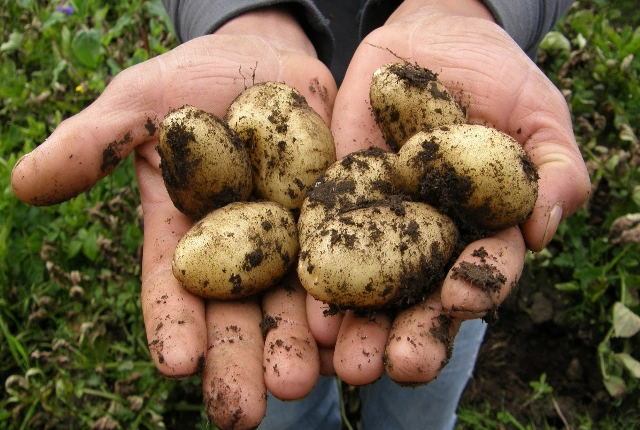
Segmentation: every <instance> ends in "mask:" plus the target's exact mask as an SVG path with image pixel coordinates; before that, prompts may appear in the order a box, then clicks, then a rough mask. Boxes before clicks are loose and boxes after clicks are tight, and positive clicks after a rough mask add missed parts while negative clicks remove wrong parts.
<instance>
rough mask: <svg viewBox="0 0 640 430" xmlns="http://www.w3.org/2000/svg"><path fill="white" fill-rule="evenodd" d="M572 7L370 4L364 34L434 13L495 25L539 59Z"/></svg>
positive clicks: (540, 1) (566, 1)
mask: <svg viewBox="0 0 640 430" xmlns="http://www.w3.org/2000/svg"><path fill="white" fill-rule="evenodd" d="M571 3H572V0H536V1H534V0H448V1H441V0H405V1H404V2H403V1H401V0H369V1H367V4H366V5H365V7H364V11H363V17H362V25H361V34H362V36H365V35H366V34H368V33H369V32H370V31H372V30H374V29H375V28H377V27H380V26H382V25H383V24H384V23H385V21H386V20H387V18H389V19H391V20H392V19H394V17H395V18H398V17H399V14H401V15H402V16H406V15H407V14H408V13H411V11H416V10H418V9H423V10H429V9H430V10H434V11H438V12H449V13H454V14H457V15H462V16H476V17H479V18H485V19H489V20H491V21H494V22H496V23H497V24H498V25H500V26H501V27H502V28H504V30H505V31H506V32H507V33H508V34H509V35H510V36H511V38H513V39H514V41H515V42H516V43H517V44H518V45H519V46H520V47H521V48H522V49H523V50H524V51H525V52H526V53H527V55H529V56H530V57H531V58H535V55H536V53H537V50H538V46H539V44H540V41H541V40H542V38H543V37H544V35H545V34H546V33H547V32H549V31H550V30H551V29H552V28H553V26H554V25H555V24H556V22H557V21H558V19H559V18H560V17H561V16H562V15H563V14H564V13H565V12H566V10H567V9H568V8H569V6H570V5H571ZM392 12H393V13H392Z"/></svg>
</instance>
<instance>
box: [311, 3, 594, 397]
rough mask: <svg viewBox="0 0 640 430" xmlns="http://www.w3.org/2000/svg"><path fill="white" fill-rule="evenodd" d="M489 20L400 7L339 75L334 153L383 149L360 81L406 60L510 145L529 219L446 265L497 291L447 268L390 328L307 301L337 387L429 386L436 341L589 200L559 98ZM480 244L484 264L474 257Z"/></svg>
mask: <svg viewBox="0 0 640 430" xmlns="http://www.w3.org/2000/svg"><path fill="white" fill-rule="evenodd" d="M492 21H493V17H492V16H491V14H490V13H489V11H488V10H487V9H486V8H485V7H484V5H483V4H482V3H481V2H479V1H477V0H456V1H451V2H440V1H431V0H407V1H405V2H403V3H402V5H401V6H400V7H399V8H398V9H397V10H396V11H395V12H394V14H393V15H392V16H391V17H390V18H389V19H388V21H387V23H386V24H385V25H384V26H383V27H381V28H379V29H377V30H375V31H374V32H372V33H371V34H370V35H368V36H367V37H366V38H365V40H364V41H363V42H362V43H361V45H360V46H359V48H358V50H357V51H356V53H355V55H354V57H353V59H352V61H351V63H350V65H349V68H348V70H347V73H346V76H345V78H344V81H343V83H342V86H341V88H340V91H339V93H338V96H337V98H336V103H335V108H334V115H333V120H332V125H331V127H332V130H333V133H334V137H335V140H336V146H337V152H338V157H341V156H344V155H346V154H348V153H350V152H352V151H355V150H358V149H362V148H366V147H369V146H372V145H375V146H379V147H385V143H384V139H383V138H382V135H381V133H380V131H379V129H378V127H377V126H376V124H375V120H374V117H373V115H372V114H371V110H370V108H369V104H368V100H369V83H370V79H369V77H370V76H372V74H373V72H374V71H375V70H376V69H377V68H378V67H380V66H382V65H383V64H386V63H389V62H403V61H404V60H406V61H408V62H410V63H417V64H418V65H420V66H423V67H427V68H429V69H431V70H433V71H435V72H436V73H438V74H439V79H441V80H442V81H443V82H444V84H445V86H447V87H448V88H449V89H450V91H451V92H452V93H453V94H461V98H462V99H463V100H462V101H463V102H467V100H468V104H469V109H468V113H469V119H470V121H471V122H473V123H482V124H489V125H492V126H494V127H496V128H498V129H500V130H502V131H504V132H506V133H508V134H510V135H511V136H513V137H514V138H515V139H516V140H517V141H518V142H520V143H521V144H522V145H523V147H524V148H525V150H526V151H527V153H528V154H529V156H530V157H531V159H532V161H533V163H534V164H535V165H536V166H537V168H538V173H539V175H540V181H539V197H538V201H537V203H536V206H535V210H534V212H533V215H532V216H531V218H530V219H529V220H528V221H526V222H524V223H523V224H522V225H521V226H520V227H513V228H510V229H507V230H504V231H501V232H498V233H497V234H496V235H495V236H493V237H490V238H486V239H483V240H480V241H477V242H474V243H471V244H470V245H469V246H467V248H466V249H465V250H464V252H463V253H462V254H461V256H460V258H459V259H458V261H457V262H456V263H455V265H454V268H453V269H452V270H455V269H456V268H457V267H459V266H460V264H461V263H462V262H470V263H475V264H482V263H483V262H486V263H487V264H489V265H492V266H494V267H495V269H494V273H495V274H498V273H501V274H502V275H503V276H504V283H503V285H502V287H501V288H499V289H497V290H496V291H489V290H487V289H485V291H483V289H482V288H479V287H478V286H474V285H471V284H470V283H468V282H466V281H464V280H461V279H452V277H451V276H450V275H451V274H452V273H451V272H450V274H449V275H448V276H447V278H446V280H445V282H444V284H443V286H442V290H441V292H440V294H435V295H433V296H431V297H429V298H428V300H427V302H426V304H424V305H423V304H420V305H416V306H413V307H411V308H409V309H407V310H405V311H403V312H401V313H400V314H399V315H397V316H396V317H395V319H394V320H393V321H392V320H391V319H390V318H389V317H388V316H386V315H384V314H381V313H380V314H378V315H377V316H376V318H375V320H370V319H366V318H358V317H356V316H354V314H353V313H352V312H347V313H346V315H344V316H340V315H338V316H333V317H331V318H330V320H329V321H327V318H325V317H323V316H322V314H321V311H322V309H323V308H324V306H323V305H322V304H321V303H318V302H316V301H314V300H312V299H311V298H309V299H308V302H307V306H308V310H307V313H308V318H309V324H310V327H311V330H312V332H313V334H314V336H315V338H316V339H317V341H318V344H319V346H320V347H321V357H322V358H323V363H322V369H323V371H325V372H331V371H335V372H336V373H337V374H338V376H340V377H341V378H342V379H343V380H344V381H346V382H348V383H351V384H356V385H359V384H367V383H370V382H372V381H375V380H376V379H377V378H379V377H380V376H381V375H382V373H383V372H384V371H386V372H387V373H388V374H389V376H390V377H391V378H392V379H394V380H396V381H398V382H405V383H420V382H428V381H431V380H432V379H434V378H435V377H436V376H437V375H438V373H439V372H440V370H441V368H442V363H443V362H445V360H446V357H447V354H448V352H450V351H449V348H450V347H451V346H452V345H451V342H450V341H447V336H446V334H449V336H450V339H453V337H454V336H455V334H456V333H457V330H458V328H459V326H460V323H461V322H462V320H463V319H469V318H479V317H483V316H484V315H485V314H486V313H487V312H491V311H492V310H493V309H495V308H496V307H497V306H498V305H499V304H500V303H501V302H502V301H503V300H504V299H505V297H506V296H507V295H508V294H509V292H510V291H511V289H512V288H513V286H514V285H515V284H516V283H517V280H518V277H519V276H520V273H521V271H522V268H523V264H524V255H525V249H526V247H528V248H529V249H531V250H533V251H540V250H541V249H543V248H544V247H545V246H546V245H547V243H548V242H549V241H550V240H551V238H552V237H553V235H554V233H555V230H556V228H557V227H558V223H559V222H560V221H561V219H562V218H564V217H566V216H568V215H570V214H571V213H573V212H574V211H575V210H576V209H577V208H578V207H579V206H580V205H581V204H583V203H584V202H585V201H586V199H587V197H588V194H589V189H590V188H589V177H588V174H587V170H586V168H585V165H584V162H583V160H582V157H581V155H580V151H579V150H578V147H577V145H576V142H575V140H574V137H573V131H572V124H571V119H570V116H569V112H568V109H567V106H566V103H565V101H564V99H563V97H562V95H561V94H560V93H559V91H558V90H557V89H556V88H555V87H554V86H553V84H552V83H551V82H550V81H549V80H548V79H546V77H545V76H544V74H543V73H542V72H541V71H540V70H539V69H538V68H537V67H536V65H535V64H534V63H533V62H532V61H531V60H530V59H529V58H528V57H526V55H525V54H524V53H523V52H522V50H521V49H520V48H519V47H518V46H517V45H516V44H515V42H514V41H513V40H512V39H511V38H510V37H509V36H508V35H507V34H506V33H505V32H504V31H503V30H502V29H500V28H499V27H498V26H497V25H495V24H494V23H493V22H492ZM481 248H484V250H485V251H486V253H487V256H486V257H482V253H475V256H474V250H479V249H481ZM483 260H484V261H483ZM334 347H335V350H334V349H333V348H334ZM332 353H333V357H332Z"/></svg>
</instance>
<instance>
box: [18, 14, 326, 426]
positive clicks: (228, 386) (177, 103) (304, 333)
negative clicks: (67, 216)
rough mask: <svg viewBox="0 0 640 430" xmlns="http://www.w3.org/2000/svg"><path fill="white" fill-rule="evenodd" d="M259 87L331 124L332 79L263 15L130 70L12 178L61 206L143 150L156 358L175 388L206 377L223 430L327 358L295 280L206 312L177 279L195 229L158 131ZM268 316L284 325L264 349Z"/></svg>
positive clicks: (274, 17) (147, 301)
mask: <svg viewBox="0 0 640 430" xmlns="http://www.w3.org/2000/svg"><path fill="white" fill-rule="evenodd" d="M254 79H255V81H256V82H260V81H279V82H285V83H287V84H289V85H291V86H293V87H295V88H297V89H298V90H299V91H301V93H302V94H303V95H304V96H305V97H306V98H307V101H308V102H309V104H310V105H311V106H312V107H313V108H314V109H315V110H316V111H317V112H318V113H319V114H320V115H321V116H322V117H323V119H324V120H325V121H326V122H327V123H329V121H330V116H331V109H332V107H333V100H334V98H335V95H336V87H335V82H334V81H333V78H332V77H331V74H330V72H329V71H328V70H327V69H326V67H325V66H324V65H323V64H322V63H321V62H320V61H318V60H317V59H316V56H315V51H314V48H313V46H312V44H311V43H310V42H309V41H308V39H307V37H306V35H305V33H304V31H303V30H302V29H301V28H300V27H299V25H298V24H297V22H296V21H295V20H294V19H293V18H292V17H291V16H289V15H288V14H287V13H286V12H285V11H283V10H280V9H263V10H259V11H255V12H251V13H247V14H244V15H242V16H240V17H238V18H236V19H234V20H231V21H229V22H228V23H227V24H225V25H224V26H223V27H222V28H220V29H219V30H218V31H217V32H216V34H215V35H211V36H205V37H201V38H198V39H194V40H192V41H190V42H188V43H185V44H184V45H182V46H180V47H178V48H176V49H175V50H173V51H171V52H170V53H168V54H166V55H162V56H160V57H157V58H154V59H152V60H149V61H147V62H145V63H142V64H140V65H138V66H135V67H132V68H130V69H127V70H125V71H123V72H122V73H121V74H119V75H118V76H117V77H116V78H115V79H114V80H113V82H112V83H111V84H110V85H109V86H108V87H107V89H106V90H105V91H104V93H103V94H102V95H101V96H100V97H99V98H98V99H97V100H96V101H95V102H94V103H93V104H92V105H91V106H90V107H88V108H87V109H85V110H84V111H83V112H81V113H79V114H78V115H76V116H74V117H72V118H70V119H68V120H66V121H64V122H63V123H62V124H60V126H59V127H58V128H57V129H56V130H55V132H54V133H53V134H52V135H51V136H50V137H49V138H48V139H47V140H46V142H44V143H43V144H42V145H41V146H40V147H38V148H37V149H36V150H35V151H34V152H33V153H31V154H29V155H27V156H25V157H24V158H23V159H22V160H20V162H19V163H18V164H17V165H16V167H15V168H14V171H13V175H12V181H13V187H14V191H15V194H16V195H17V196H18V197H19V198H20V199H21V200H23V201H25V202H27V203H30V204H35V205H48V204H55V203H59V202H62V201H64V200H67V199H69V198H71V197H74V196H76V195H78V194H80V193H82V192H84V191H86V190H88V189H89V188H91V186H92V185H93V184H94V183H95V182H96V181H98V180H99V179H101V178H102V177H104V176H106V175H107V174H108V173H109V172H110V171H111V170H113V168H114V167H115V165H116V164H117V162H118V161H119V160H120V159H122V158H123V157H124V156H126V155H127V154H128V153H129V152H130V151H132V150H134V151H135V168H136V175H137V178H138V182H139V185H140V194H141V200H142V207H143V210H144V226H145V227H144V230H145V231H144V233H145V234H144V256H143V261H142V293H141V295H142V307H143V313H144V320H145V326H146V331H147V338H148V342H149V347H150V350H151V353H152V356H153V359H154V361H155V364H156V366H157V368H158V370H159V371H160V372H161V373H162V374H164V375H165V376H167V377H171V378H184V377H188V376H190V375H194V374H197V373H199V372H202V377H203V391H204V398H205V402H206V406H207V412H208V414H209V416H210V417H211V419H212V421H213V422H214V423H215V424H216V425H218V426H219V427H222V428H226V427H231V426H234V427H235V428H245V427H254V426H256V425H258V424H259V423H260V421H261V420H262V418H263V416H264V414H265V409H266V397H265V391H266V389H268V390H269V391H270V392H271V393H272V394H273V395H274V396H276V397H279V398H281V399H297V398H301V397H303V396H305V395H306V394H307V393H308V392H309V391H310V390H311V389H312V387H313V386H314V385H315V382H316V380H317V377H318V366H319V360H318V351H317V348H316V344H315V342H314V340H313V338H312V336H311V334H310V332H309V328H308V326H307V322H306V315H305V307H304V300H305V294H304V290H302V288H301V287H300V286H299V284H298V283H297V280H296V279H289V280H286V281H285V283H284V284H283V286H280V287H278V288H276V289H274V290H273V291H270V292H269V293H268V294H265V296H264V297H263V299H262V303H259V302H258V301H257V300H245V301H238V302H216V301H208V302H205V301H204V300H202V299H200V298H199V297H196V296H193V295H191V294H189V293H187V292H186V291H185V290H184V289H183V288H182V287H181V286H180V285H179V284H178V282H177V281H176V279H175V278H174V277H173V274H172V271H171V260H172V257H173V249H174V248H175V246H176V243H177V241H178V240H179V239H180V238H181V237H182V235H183V234H184V233H185V232H186V231H187V230H188V229H189V228H190V226H191V225H192V221H191V220H190V219H188V218H187V217H186V216H184V215H183V214H181V213H180V212H178V211H177V209H175V207H174V206H173V204H172V202H171V201H170V199H169V197H168V194H167V192H166V189H165V186H164V183H163V181H162V177H161V175H160V171H159V163H160V159H159V156H158V154H157V152H156V150H155V147H156V146H157V134H156V132H155V131H156V127H157V125H158V123H159V122H160V120H161V119H162V118H163V117H164V116H165V115H166V114H167V113H168V112H169V111H170V110H171V109H175V108H178V107H181V106H183V105H184V104H191V105H194V106H196V107H199V108H201V109H204V110H206V111H208V112H211V113H213V114H215V115H217V116H219V117H222V116H223V115H224V114H225V112H226V110H227V108H228V106H229V105H230V103H231V102H232V101H233V99H234V98H235V97H236V96H237V95H238V93H239V92H240V91H242V90H243V89H244V87H245V86H248V85H251V84H252V83H253V80H254ZM284 285H287V287H284ZM261 306H262V309H261ZM263 315H269V316H271V317H273V318H274V319H275V320H276V321H277V323H278V326H277V328H273V329H271V330H269V331H268V333H267V334H266V339H264V340H263V337H262V333H261V330H260V328H259V324H260V322H261V320H262V319H263Z"/></svg>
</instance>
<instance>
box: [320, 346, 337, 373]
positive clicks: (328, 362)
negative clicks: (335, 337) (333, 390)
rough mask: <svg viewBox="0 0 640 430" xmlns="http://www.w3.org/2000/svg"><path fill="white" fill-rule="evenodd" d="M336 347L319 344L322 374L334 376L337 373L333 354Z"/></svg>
mask: <svg viewBox="0 0 640 430" xmlns="http://www.w3.org/2000/svg"><path fill="white" fill-rule="evenodd" d="M334 351H335V348H334V347H333V346H318V354H319V355H320V374H321V375H322V376H332V375H335V374H336V369H335V367H333V354H334Z"/></svg>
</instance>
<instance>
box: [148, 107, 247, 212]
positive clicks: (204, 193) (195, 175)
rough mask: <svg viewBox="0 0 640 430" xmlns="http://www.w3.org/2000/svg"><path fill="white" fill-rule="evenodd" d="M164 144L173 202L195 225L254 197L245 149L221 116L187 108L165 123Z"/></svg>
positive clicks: (162, 149) (164, 165)
mask: <svg viewBox="0 0 640 430" xmlns="http://www.w3.org/2000/svg"><path fill="white" fill-rule="evenodd" d="M158 139H159V144H158V147H157V149H158V153H159V154H160V160H161V162H160V169H161V171H162V178H163V179H164V183H165V186H166V188H167V191H168V192H169V196H170V197H171V200H172V201H173V204H174V205H175V206H176V208H178V210H180V211H181V212H183V213H185V214H186V215H188V216H189V217H191V218H192V219H193V220H198V219H200V218H202V217H203V216H204V215H206V214H207V213H208V212H210V211H211V210H213V209H216V208H219V207H222V206H224V205H226V204H227V203H231V202H234V201H241V200H246V199H247V198H248V197H249V195H250V194H251V190H252V188H253V183H252V181H251V164H250V160H249V155H248V154H247V151H246V150H245V147H244V144H243V142H242V141H241V140H240V139H239V138H238V137H237V136H236V134H235V133H234V132H233V131H232V130H231V129H229V128H228V127H227V126H226V124H225V123H223V122H222V121H221V120H220V119H218V118H216V117H215V116H213V115H211V114H209V113H207V112H204V111H202V110H200V109H197V108H195V107H193V106H183V107H182V108H180V109H176V110H174V111H172V112H170V113H169V114H168V115H167V116H166V117H165V118H164V119H163V121H162V122H161V123H160V127H159V136H158Z"/></svg>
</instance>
